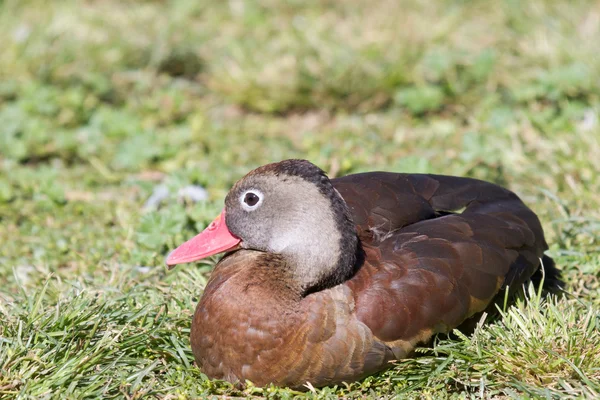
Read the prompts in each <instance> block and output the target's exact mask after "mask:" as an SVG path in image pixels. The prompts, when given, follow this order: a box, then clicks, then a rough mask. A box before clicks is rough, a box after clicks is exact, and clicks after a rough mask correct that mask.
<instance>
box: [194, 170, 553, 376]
mask: <svg viewBox="0 0 600 400" xmlns="http://www.w3.org/2000/svg"><path fill="white" fill-rule="evenodd" d="M331 182H332V183H333V186H334V187H335V189H336V190H337V191H338V192H339V193H340V194H341V196H342V197H343V199H344V200H345V201H346V203H347V205H348V206H349V208H350V210H351V214H352V217H353V219H354V222H355V224H356V226H357V231H358V235H359V238H360V241H361V244H362V247H363V249H364V254H365V260H364V263H362V265H361V266H360V268H359V269H358V271H357V272H356V274H355V275H354V276H353V277H352V278H351V279H349V280H347V281H346V282H344V283H343V284H340V285H337V286H334V287H332V288H328V289H325V290H320V291H317V292H314V293H311V294H308V295H305V294H303V293H302V292H300V291H298V290H294V289H293V288H290V287H289V282H290V279H291V278H290V276H289V271H288V270H287V269H286V268H285V265H282V263H284V261H283V260H282V259H281V258H279V257H278V256H277V255H275V254H269V253H265V252H261V251H254V250H238V251H236V252H234V253H231V254H230V255H228V256H226V257H225V258H224V259H223V260H222V261H221V262H220V263H219V264H218V265H217V267H216V268H215V270H214V272H213V274H212V276H211V278H210V280H209V282H208V284H207V286H206V289H205V292H204V295H203V297H202V299H201V301H200V303H199V305H198V308H197V310H196V313H195V315H194V320H193V324H192V335H191V340H192V348H193V351H194V355H195V357H196V361H197V363H198V365H199V367H200V368H201V369H202V371H203V372H205V373H206V374H207V375H208V376H209V377H213V378H219V379H226V380H229V381H232V382H238V381H241V382H243V381H244V380H245V379H249V380H251V381H253V382H254V383H255V384H257V385H266V384H269V383H275V384H277V385H282V386H291V387H301V386H302V385H303V384H305V383H306V382H311V383H312V385H314V386H324V385H330V384H335V383H340V382H343V381H353V380H356V379H360V378H362V377H364V376H366V375H369V374H372V373H374V372H377V371H380V370H382V369H385V368H388V367H389V365H390V363H389V362H390V361H391V360H394V359H400V358H403V357H406V356H407V355H409V354H410V352H411V351H412V350H413V349H414V347H415V346H416V345H417V344H418V343H421V342H426V341H428V340H429V339H430V338H431V336H432V335H433V334H435V333H436V332H447V331H449V330H451V329H453V328H455V327H457V326H459V325H460V324H461V323H463V321H465V320H466V319H467V318H469V317H470V316H472V315H473V314H475V313H478V312H480V311H482V310H484V309H485V308H486V307H487V306H488V305H489V304H490V303H491V302H492V301H493V300H494V298H495V296H497V295H498V293H499V291H500V290H501V289H502V288H505V287H506V286H510V287H514V288H516V287H518V286H520V285H521V284H522V283H524V282H525V281H526V280H528V279H529V278H530V277H531V276H532V274H533V273H534V272H535V271H536V270H537V269H538V268H539V265H540V257H542V255H543V252H544V250H546V248H547V245H546V242H545V240H544V235H543V231H542V228H541V225H540V222H539V220H538V218H537V216H536V215H535V214H534V213H533V212H532V211H531V210H530V209H528V208H527V207H526V206H525V205H524V204H523V203H522V202H521V200H519V198H518V197H517V196H516V195H515V194H513V193H512V192H510V191H508V190H506V189H503V188H501V187H498V186H496V185H493V184H490V183H486V182H482V181H478V180H473V179H468V178H456V177H447V176H437V175H408V174H395V173H384V172H374V173H365V174H356V175H349V176H346V177H342V178H338V179H332V180H331ZM461 210H462V211H461ZM455 211H458V212H459V213H456V214H454V213H452V212H455Z"/></svg>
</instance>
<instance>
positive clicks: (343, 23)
mask: <svg viewBox="0 0 600 400" xmlns="http://www.w3.org/2000/svg"><path fill="white" fill-rule="evenodd" d="M598 38H600V3H598V2H597V1H589V0H581V1H577V2H573V1H566V0H547V1H544V0H531V1H528V2H519V1H516V0H500V1H496V2H491V1H464V0H429V1H419V0H402V1H394V0H381V1H379V2H376V3H373V2H371V1H367V0H351V1H339V2H338V1H331V0H289V1H277V0H262V1H256V0H248V1H243V0H229V1H208V0H197V1H184V0H173V1H167V0H162V1H161V0H145V1H117V0H102V1H93V0H85V1H83V0H81V1H75V0H61V1H59V0H56V1H51V2H50V1H42V0H29V1H24V0H21V1H19V0H0V43H1V45H0V46H1V50H0V244H1V247H0V282H1V286H0V399H12V398H23V399H25V398H32V399H33V398H35V399H39V398H73V399H75V398H100V397H101V398H128V399H138V398H149V397H150V398H161V399H181V398H194V397H205V396H209V395H214V396H218V395H226V396H249V395H255V396H270V397H275V398H291V397H294V396H308V397H315V398H335V397H337V396H346V397H390V398H395V397H400V398H404V397H407V398H432V399H441V398H481V397H483V398H493V397H501V398H502V397H510V398H512V397H515V398H559V397H567V398H582V397H583V398H598V397H599V396H600V330H599V329H600V283H599V278H600V177H599V171H600V121H599V114H600V79H599V77H600V51H599V50H600V48H599V45H598ZM284 158H306V159H309V160H311V161H313V162H314V163H316V164H318V165H319V166H321V167H322V168H323V169H325V170H326V171H328V172H329V174H330V175H331V176H339V175H344V174H347V173H353V172H359V171H368V170H388V171H398V172H399V171H402V172H426V173H442V174H450V175H463V176H470V177H476V178H480V179H486V180H490V181H493V182H496V183H499V184H502V185H505V186H507V187H509V188H511V189H512V190H514V191H515V192H517V193H518V194H519V195H520V196H521V198H522V199H523V200H524V201H525V202H526V203H527V204H528V205H529V206H531V208H532V209H533V210H534V211H536V212H537V213H538V215H539V216H540V219H541V221H542V223H543V226H544V229H545V231H546V235H547V239H548V242H549V244H550V250H549V254H550V255H551V256H552V257H555V259H556V261H557V265H559V267H560V268H561V269H562V271H563V274H564V278H565V281H566V283H567V287H566V291H567V292H568V294H567V295H566V296H563V297H560V298H557V297H549V298H540V296H539V295H538V293H537V291H536V288H534V287H530V288H529V292H528V295H527V296H526V297H527V298H528V299H529V300H528V301H519V302H518V303H517V304H516V305H514V306H513V307H508V308H506V309H505V310H504V311H503V313H502V315H501V317H500V318H498V319H496V320H495V321H491V323H487V324H485V325H483V326H481V327H480V328H478V329H477V331H476V332H475V333H474V334H473V335H472V336H468V337H467V336H461V335H458V336H457V337H455V338H453V339H447V338H439V340H438V342H437V343H436V345H435V347H434V348H424V349H422V350H421V351H420V353H421V356H420V357H418V358H416V359H411V360H405V361H401V362H398V364H397V365H396V366H395V367H394V368H393V369H391V370H389V371H387V372H385V373H382V374H379V375H377V376H374V377H370V378H367V379H366V380H364V381H362V382H357V383H353V384H350V385H348V386H340V387H333V388H325V389H320V390H314V391H309V392H308V393H305V394H301V393H298V392H293V391H291V390H289V389H285V388H275V387H271V388H264V389H263V388H256V387H253V386H252V385H249V386H248V387H247V389H245V390H244V391H238V390H236V389H235V388H233V387H232V386H231V385H229V384H227V383H223V382H218V381H210V380H208V379H207V378H206V376H204V375H202V373H201V372H200V371H199V370H198V369H197V368H196V367H195V366H194V364H193V357H192V354H191V350H190V346H189V338H188V336H189V327H190V322H191V316H192V312H193V310H194V307H195V304H196V303H197V300H198V298H199V296H200V295H201V293H202V289H203V287H204V285H205V283H206V280H207V277H208V275H209V274H210V270H211V268H212V267H213V266H214V263H215V262H216V261H217V259H216V258H215V259H213V260H210V261H209V262H201V263H197V264H193V265H187V266H180V267H178V268H176V269H174V270H173V271H167V269H166V267H165V266H164V258H165V255H166V254H167V253H168V251H169V250H170V249H172V248H174V247H175V246H176V245H177V244H179V243H181V242H182V241H184V240H185V239H187V238H189V237H191V236H192V235H194V234H195V233H196V232H197V231H198V230H200V229H202V228H203V227H204V226H206V224H207V223H208V222H210V220H211V219H212V218H213V217H214V216H215V215H217V213H218V212H219V210H220V209H221V208H222V204H223V199H224V196H225V194H226V193H227V190H228V188H229V187H230V186H231V185H232V184H233V183H234V182H235V181H236V180H237V179H238V178H240V177H241V176H242V175H243V174H244V173H245V172H247V171H249V170H250V169H252V168H255V167H257V166H259V165H261V164H264V163H267V162H271V161H277V160H281V159H284ZM192 185H193V186H192ZM200 187H202V188H204V189H205V190H206V192H203V191H201V190H200ZM190 188H195V189H196V191H197V192H198V193H196V196H192V195H191V194H190V191H189V189H190ZM182 189H183V190H182ZM186 190H187V192H186ZM153 194H154V196H153ZM158 195H162V196H158ZM204 195H206V196H205V197H206V198H205V199H202V197H203V196H204ZM158 197H162V199H158ZM149 200H150V201H149ZM198 200H199V201H198Z"/></svg>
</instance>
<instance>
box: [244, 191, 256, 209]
mask: <svg viewBox="0 0 600 400" xmlns="http://www.w3.org/2000/svg"><path fill="white" fill-rule="evenodd" d="M258 200H260V199H259V198H258V196H257V195H256V193H252V192H248V193H246V195H245V196H244V203H246V204H248V205H249V206H250V207H254V206H255V205H256V203H258Z"/></svg>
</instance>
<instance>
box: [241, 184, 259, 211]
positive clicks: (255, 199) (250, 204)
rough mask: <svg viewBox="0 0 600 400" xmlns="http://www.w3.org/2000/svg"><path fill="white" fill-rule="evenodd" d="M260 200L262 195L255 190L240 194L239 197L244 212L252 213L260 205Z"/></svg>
mask: <svg viewBox="0 0 600 400" xmlns="http://www.w3.org/2000/svg"><path fill="white" fill-rule="evenodd" d="M262 199H263V194H262V193H261V192H260V191H258V190H256V189H251V190H247V191H246V192H244V193H242V195H241V196H240V203H242V207H243V208H244V209H245V210H246V211H252V210H255V209H256V208H257V207H258V206H259V205H260V204H261V203H262Z"/></svg>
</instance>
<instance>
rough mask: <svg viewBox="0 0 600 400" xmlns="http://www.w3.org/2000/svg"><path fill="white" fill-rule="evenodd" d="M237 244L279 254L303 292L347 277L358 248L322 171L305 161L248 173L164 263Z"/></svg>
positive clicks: (347, 217)
mask: <svg viewBox="0 0 600 400" xmlns="http://www.w3.org/2000/svg"><path fill="white" fill-rule="evenodd" d="M236 248H242V249H250V250H257V251H262V252H267V253H274V254H279V255H281V256H282V257H283V259H284V260H285V268H289V269H290V270H291V271H292V273H293V276H294V279H296V280H297V281H298V283H299V284H300V285H301V287H302V288H303V289H304V290H311V289H318V288H321V287H330V286H333V285H336V284H338V283H341V282H343V281H344V280H346V279H348V278H349V276H351V275H352V273H353V271H354V268H355V264H356V257H357V252H358V251H359V250H358V238H357V235H356V227H355V225H354V223H353V221H352V218H351V216H350V212H349V210H348V206H347V205H346V202H345V201H344V199H343V198H342V197H341V195H340V194H339V193H338V191H337V190H335V188H334V187H333V185H332V184H331V181H330V180H329V178H327V176H326V175H325V173H324V172H323V171H322V170H321V169H320V168H319V167H317V166H315V165H314V164H312V163H310V162H308V161H306V160H285V161H281V162H278V163H274V164H268V165H265V166H262V167H260V168H257V169H255V170H253V171H251V172H250V173H248V174H247V175H246V176H245V177H243V178H242V179H241V180H239V181H238V182H237V183H236V184H235V185H234V186H233V188H232V189H231V190H230V191H229V193H228V194H227V197H226V199H225V208H224V209H223V212H222V213H221V214H220V215H219V216H218V217H217V218H216V219H215V220H214V221H213V222H212V223H211V224H210V225H209V226H208V227H207V228H206V229H205V230H204V231H202V232H201V233H200V234H198V235H197V236H195V237H194V238H192V239H191V240H189V241H187V242H185V243H184V244H182V245H181V246H179V247H178V248H176V249H175V250H174V251H173V252H171V254H169V256H168V257H167V265H168V266H173V265H176V264H181V263H188V262H193V261H197V260H200V259H202V258H205V257H208V256H211V255H214V254H218V253H222V252H225V251H228V250H233V249H236Z"/></svg>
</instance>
